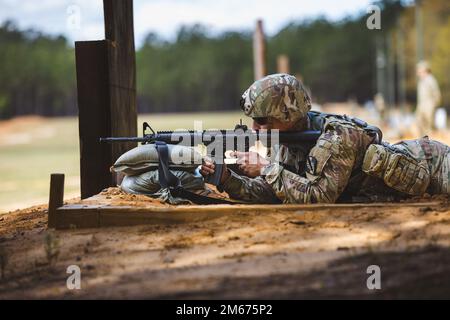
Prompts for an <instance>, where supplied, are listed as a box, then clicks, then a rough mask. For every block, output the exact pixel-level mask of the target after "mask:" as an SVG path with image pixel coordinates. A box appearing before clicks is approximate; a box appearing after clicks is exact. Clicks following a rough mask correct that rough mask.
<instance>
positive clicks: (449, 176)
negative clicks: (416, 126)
mask: <svg viewBox="0 0 450 320" xmlns="http://www.w3.org/2000/svg"><path fill="white" fill-rule="evenodd" d="M394 146H396V147H399V148H401V149H404V150H405V149H406V150H407V151H408V153H409V154H410V155H411V156H412V157H413V158H415V159H417V160H426V161H427V163H428V167H429V169H430V176H431V181H430V184H429V186H428V189H427V193H429V194H450V147H449V146H447V145H445V144H443V143H441V142H439V141H435V140H430V139H428V137H427V136H425V137H423V138H421V139H417V140H409V141H402V142H400V143H398V144H395V145H394Z"/></svg>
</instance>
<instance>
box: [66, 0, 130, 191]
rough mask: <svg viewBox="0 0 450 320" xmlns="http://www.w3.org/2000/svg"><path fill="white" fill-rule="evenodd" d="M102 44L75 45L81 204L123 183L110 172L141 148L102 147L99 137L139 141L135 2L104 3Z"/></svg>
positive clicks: (117, 1)
mask: <svg viewBox="0 0 450 320" xmlns="http://www.w3.org/2000/svg"><path fill="white" fill-rule="evenodd" d="M104 14H105V36H106V40H103V41H83V42H76V43H75V55H76V65H77V87H78V108H79V132H80V179H81V198H82V199H85V198H87V197H90V196H92V195H95V194H97V193H99V192H100V191H101V190H103V189H104V188H106V187H110V186H115V185H117V184H118V183H120V180H119V177H118V176H116V175H115V174H112V173H111V172H110V171H109V168H110V166H111V165H112V164H113V163H114V162H115V161H116V160H117V158H118V157H119V156H120V155H122V154H123V153H124V152H126V151H128V150H130V149H132V148H134V147H136V146H137V144H136V143H124V144H103V143H102V144H100V143H99V138H100V137H110V136H136V135H137V111H136V63H135V48H134V31H133V1H131V0H128V1H121V0H104Z"/></svg>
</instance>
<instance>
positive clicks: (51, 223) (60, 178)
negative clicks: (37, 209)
mask: <svg viewBox="0 0 450 320" xmlns="http://www.w3.org/2000/svg"><path fill="white" fill-rule="evenodd" d="M63 205H64V174H62V173H53V174H51V175H50V193H49V199H48V227H49V228H55V227H56V226H57V223H58V221H59V219H58V217H57V213H56V209H58V208H59V207H61V206H63Z"/></svg>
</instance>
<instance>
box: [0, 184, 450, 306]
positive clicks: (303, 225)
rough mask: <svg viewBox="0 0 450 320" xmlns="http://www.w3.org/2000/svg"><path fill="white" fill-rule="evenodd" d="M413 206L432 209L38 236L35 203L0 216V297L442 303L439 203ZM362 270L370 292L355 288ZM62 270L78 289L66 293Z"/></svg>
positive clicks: (445, 243) (445, 228) (443, 206)
mask: <svg viewBox="0 0 450 320" xmlns="http://www.w3.org/2000/svg"><path fill="white" fill-rule="evenodd" d="M103 196H106V197H108V200H109V201H111V202H112V203H115V204H118V203H122V204H124V203H128V204H129V203H134V204H137V203H139V202H142V201H148V198H147V197H143V196H131V195H124V194H123V193H122V192H120V191H118V190H117V189H110V190H109V191H108V192H107V193H106V194H104V195H103ZM75 201H77V199H73V200H71V201H68V202H75ZM422 201H426V203H429V202H430V201H433V202H434V204H433V205H429V204H424V205H422V206H419V207H411V206H408V203H404V204H399V206H398V207H395V208H389V209H388V210H386V209H385V208H369V207H368V208H359V209H340V210H336V209H326V210H321V211H315V212H314V213H312V212H308V210H301V211H297V212H295V213H292V212H291V213H283V212H277V213H270V214H264V215H256V214H251V213H250V214H243V213H242V214H236V215H233V216H231V217H222V218H218V219H214V220H209V221H204V222H196V223H188V224H183V225H169V226H162V225H147V226H136V227H121V228H105V229H83V230H67V231H48V230H47V229H46V221H47V218H46V207H45V206H36V207H32V208H30V209H27V210H22V211H16V212H12V213H9V214H7V215H2V216H0V247H1V249H0V258H2V259H4V258H5V257H6V258H7V260H8V263H7V264H6V267H5V272H4V273H5V274H4V278H3V280H2V281H1V282H0V298H1V299H8V298H33V299H54V298H65V299H72V298H89V299H91V298H125V299H128V298H194V299H195V298H275V299H276V298H336V297H338V298H450V250H449V249H448V248H449V246H450V223H449V222H450V207H449V199H447V198H445V197H437V198H427V199H423V200H422ZM424 203H425V202H424ZM154 205H165V204H158V203H154ZM49 234H50V236H49ZM46 239H47V240H46ZM48 239H51V240H48ZM49 241H51V242H52V243H54V244H55V246H54V247H55V249H53V251H51V252H50V253H51V254H53V255H56V254H55V252H59V254H58V255H57V259H56V260H54V261H53V262H52V263H49V259H48V258H47V255H46V249H45V247H46V243H47V244H48V243H49ZM373 264H375V265H379V266H380V268H381V281H382V289H381V290H375V291H373V290H369V289H367V286H366V281H367V278H368V276H369V275H368V274H367V273H366V271H367V267H368V266H369V265H373ZM69 265H78V266H79V267H80V268H81V272H82V274H81V276H82V279H81V286H82V288H81V290H68V289H67V287H66V279H67V277H68V276H69V275H68V274H67V273H66V268H67V267H68V266H69Z"/></svg>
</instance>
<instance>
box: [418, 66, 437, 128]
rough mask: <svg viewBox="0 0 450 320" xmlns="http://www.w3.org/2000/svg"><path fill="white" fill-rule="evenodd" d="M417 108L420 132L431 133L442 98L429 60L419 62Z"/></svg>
mask: <svg viewBox="0 0 450 320" xmlns="http://www.w3.org/2000/svg"><path fill="white" fill-rule="evenodd" d="M417 77H418V78H419V82H418V85H417V109H416V120H417V125H418V128H419V132H420V134H421V135H422V136H423V135H426V134H429V133H430V132H431V131H432V130H433V129H435V126H434V117H435V113H436V109H437V107H438V105H439V103H440V100H441V92H440V90H439V85H438V83H437V81H436V78H435V77H434V76H433V75H432V74H431V69H430V65H429V64H428V62H427V61H420V62H419V63H418V64H417Z"/></svg>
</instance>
